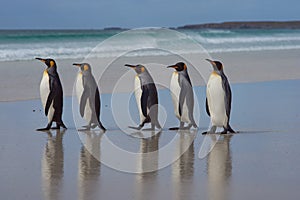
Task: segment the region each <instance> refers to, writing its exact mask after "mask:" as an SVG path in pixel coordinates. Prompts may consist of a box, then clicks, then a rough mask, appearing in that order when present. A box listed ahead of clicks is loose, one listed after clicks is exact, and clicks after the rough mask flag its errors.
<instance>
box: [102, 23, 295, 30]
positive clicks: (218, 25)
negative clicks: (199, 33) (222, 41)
mask: <svg viewBox="0 0 300 200" xmlns="http://www.w3.org/2000/svg"><path fill="white" fill-rule="evenodd" d="M166 28H167V27H166ZM169 28H170V29H300V21H239V22H238V21H233V22H221V23H205V24H188V25H184V26H179V27H169ZM103 30H112V31H122V30H129V29H128V28H121V27H107V28H104V29H103Z"/></svg>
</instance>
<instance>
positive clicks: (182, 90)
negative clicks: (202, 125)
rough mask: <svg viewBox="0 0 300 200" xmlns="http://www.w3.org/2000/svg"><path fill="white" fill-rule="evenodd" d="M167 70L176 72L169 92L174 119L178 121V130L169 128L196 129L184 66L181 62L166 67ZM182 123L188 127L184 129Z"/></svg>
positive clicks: (190, 90)
mask: <svg viewBox="0 0 300 200" xmlns="http://www.w3.org/2000/svg"><path fill="white" fill-rule="evenodd" d="M168 68H174V69H175V70H176V71H175V72H173V74H172V78H171V83H170V90H171V96H172V101H173V105H174V112H175V115H176V117H177V118H178V119H179V121H180V126H179V128H178V127H175V128H170V130H177V129H190V128H191V127H192V126H193V127H195V128H197V125H196V123H195V120H194V116H193V111H194V93H193V87H192V83H191V80H190V77H189V74H188V71H187V67H186V64H185V63H183V62H179V63H177V64H175V65H171V66H168ZM184 123H188V126H187V127H184Z"/></svg>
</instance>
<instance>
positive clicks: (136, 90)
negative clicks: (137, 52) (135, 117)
mask: <svg viewBox="0 0 300 200" xmlns="http://www.w3.org/2000/svg"><path fill="white" fill-rule="evenodd" d="M142 93H143V91H142V88H141V80H140V78H139V77H138V76H135V79H134V95H135V99H136V104H137V106H138V110H139V114H140V123H142V122H143V121H144V120H145V119H146V117H145V116H144V115H143V111H142V105H141V98H142ZM148 112H149V111H148V108H147V113H148Z"/></svg>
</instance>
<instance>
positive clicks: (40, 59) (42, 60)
mask: <svg viewBox="0 0 300 200" xmlns="http://www.w3.org/2000/svg"><path fill="white" fill-rule="evenodd" d="M35 59H37V60H39V61H41V62H43V63H45V62H46V60H45V59H43V58H35Z"/></svg>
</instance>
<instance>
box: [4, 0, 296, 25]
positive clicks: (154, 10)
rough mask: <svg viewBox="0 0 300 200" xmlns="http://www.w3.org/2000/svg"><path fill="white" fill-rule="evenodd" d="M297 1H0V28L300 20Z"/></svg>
mask: <svg viewBox="0 0 300 200" xmlns="http://www.w3.org/2000/svg"><path fill="white" fill-rule="evenodd" d="M299 8H300V1H299V0H185V1H183V0H106V1H104V0H1V6H0V29H99V28H105V27H122V28H140V27H178V26H182V25H186V24H200V23H210V22H224V21H288V20H299V19H300V12H299Z"/></svg>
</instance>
